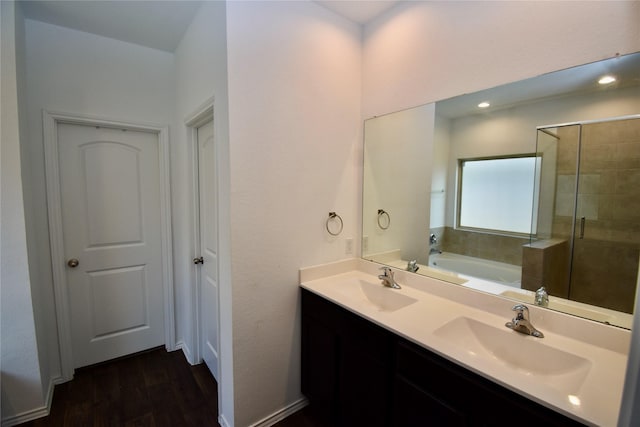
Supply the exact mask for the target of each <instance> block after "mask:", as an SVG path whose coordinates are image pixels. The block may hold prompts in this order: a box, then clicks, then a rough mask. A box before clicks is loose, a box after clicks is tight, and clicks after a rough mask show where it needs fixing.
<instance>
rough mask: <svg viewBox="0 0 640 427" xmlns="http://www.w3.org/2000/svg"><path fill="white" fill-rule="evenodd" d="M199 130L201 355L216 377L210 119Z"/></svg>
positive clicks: (213, 157) (213, 151) (215, 212)
mask: <svg viewBox="0 0 640 427" xmlns="http://www.w3.org/2000/svg"><path fill="white" fill-rule="evenodd" d="M197 132H198V178H199V195H200V197H199V200H200V256H201V257H202V260H201V261H202V264H201V266H202V267H201V269H200V324H201V325H202V328H201V334H200V335H201V337H202V339H201V347H200V348H201V349H202V358H203V359H204V361H205V363H206V364H207V367H208V368H209V370H210V371H211V373H212V374H213V376H214V377H215V378H216V380H217V379H218V369H219V368H218V367H219V361H218V354H219V347H218V342H219V339H218V323H219V320H218V296H219V293H218V193H217V171H216V146H215V143H214V138H213V121H210V122H208V123H207V124H205V125H202V126H200V127H199V128H198V129H197Z"/></svg>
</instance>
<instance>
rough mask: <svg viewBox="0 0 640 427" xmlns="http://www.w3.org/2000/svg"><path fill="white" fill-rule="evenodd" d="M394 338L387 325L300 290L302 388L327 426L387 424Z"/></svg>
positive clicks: (374, 426) (314, 410)
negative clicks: (371, 320)
mask: <svg viewBox="0 0 640 427" xmlns="http://www.w3.org/2000/svg"><path fill="white" fill-rule="evenodd" d="M392 338H393V335H392V334H391V333H389V332H388V331H387V330H385V329H383V328H381V327H379V326H377V325H374V324H373V323H371V322H368V321H366V320H365V319H363V318H361V317H359V316H357V315H355V314H353V313H351V312H350V311H348V310H345V309H343V308H341V307H339V306H337V305H335V304H333V303H331V302H329V301H327V300H325V299H323V298H321V297H319V296H316V295H315V294H313V293H311V292H308V291H306V290H303V292H302V392H303V394H304V395H305V396H307V398H308V399H309V401H310V402H311V408H310V409H311V410H312V411H313V413H314V414H315V416H316V417H317V418H319V419H321V420H322V421H324V422H325V424H326V425H327V426H344V427H347V426H349V427H352V426H367V427H369V426H371V427H377V426H379V427H382V426H387V425H389V424H388V419H389V410H390V407H389V399H390V398H391V373H390V372H389V366H390V365H391V364H392V361H391V352H392Z"/></svg>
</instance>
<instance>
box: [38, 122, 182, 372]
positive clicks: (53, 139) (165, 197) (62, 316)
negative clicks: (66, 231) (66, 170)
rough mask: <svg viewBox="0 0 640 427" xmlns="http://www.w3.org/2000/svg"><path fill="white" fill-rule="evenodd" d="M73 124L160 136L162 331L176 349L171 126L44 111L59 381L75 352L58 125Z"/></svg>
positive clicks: (167, 344)
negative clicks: (170, 159)
mask: <svg viewBox="0 0 640 427" xmlns="http://www.w3.org/2000/svg"><path fill="white" fill-rule="evenodd" d="M60 123H67V124H77V125H88V126H101V127H107V128H117V129H128V130H135V131H142V132H149V133H154V134H156V135H158V153H159V171H160V183H159V184H160V225H161V232H160V234H161V241H162V282H163V294H164V334H165V338H164V339H165V347H166V349H167V350H174V349H175V313H174V295H173V254H172V252H173V250H172V241H171V192H170V191H171V186H170V176H169V128H168V127H167V126H158V125H150V124H139V123H130V122H124V121H118V120H110V119H106V118H103V117H95V116H87V115H80V114H68V113H60V112H53V111H47V110H43V112H42V124H43V130H44V159H45V177H46V181H47V182H46V184H47V213H48V218H49V242H50V245H51V266H52V270H53V289H54V297H55V298H54V303H55V308H56V320H57V326H58V345H59V347H60V365H61V371H62V372H61V374H62V379H63V381H68V380H71V379H73V373H74V368H73V357H72V340H71V320H70V311H69V310H70V307H69V290H68V288H67V272H66V268H65V258H64V253H65V252H64V240H63V234H62V232H63V227H62V203H61V197H60V170H59V163H58V124H60Z"/></svg>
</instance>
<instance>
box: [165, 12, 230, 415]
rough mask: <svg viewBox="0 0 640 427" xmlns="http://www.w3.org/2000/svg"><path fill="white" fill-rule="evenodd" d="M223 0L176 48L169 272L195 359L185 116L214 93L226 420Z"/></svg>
mask: <svg viewBox="0 0 640 427" xmlns="http://www.w3.org/2000/svg"><path fill="white" fill-rule="evenodd" d="M226 49H227V39H226V4H225V3H224V2H205V3H204V4H203V5H202V7H201V8H200V10H199V11H198V13H197V14H196V16H195V17H194V19H193V22H192V23H191V25H190V26H189V28H188V29H187V31H186V32H185V34H184V36H183V38H182V41H181V42H180V45H179V46H178V48H177V49H176V51H175V62H176V82H175V87H176V89H175V93H176V97H175V122H174V124H173V126H172V133H171V137H172V144H171V146H172V150H171V157H172V164H171V167H172V191H173V205H174V208H175V209H174V211H173V224H174V229H173V234H174V239H173V242H174V275H175V287H176V320H177V325H178V326H177V339H178V340H179V341H181V342H182V345H183V348H184V350H185V354H187V356H188V357H189V358H190V359H191V360H190V361H191V362H192V363H195V362H198V361H197V360H194V358H193V354H194V351H195V348H196V345H197V343H195V339H196V338H195V332H196V325H195V319H194V318H193V312H192V308H193V307H194V306H195V304H197V301H195V294H194V292H195V290H194V288H193V285H194V282H193V280H194V268H195V267H194V265H193V263H192V262H191V259H193V258H194V257H195V256H196V253H195V250H194V241H195V235H194V223H193V222H194V221H193V219H194V212H193V206H194V197H195V194H194V188H193V185H192V184H193V181H192V177H193V171H192V163H191V159H192V156H193V146H192V145H191V143H190V141H189V140H188V129H187V127H186V126H185V118H186V117H187V116H189V115H191V114H192V113H194V112H195V110H196V109H197V108H199V107H200V106H201V105H202V104H203V103H204V102H205V101H207V100H208V99H210V98H211V97H212V96H213V97H214V129H215V130H214V132H215V135H214V139H215V141H216V144H217V153H218V165H217V166H218V172H219V177H218V178H219V183H218V184H219V189H218V203H219V206H220V212H219V221H220V224H219V225H220V227H219V237H220V248H219V252H220V254H219V255H220V258H219V268H220V270H219V274H220V277H219V279H220V311H221V313H220V324H221V331H220V332H221V334H220V351H221V354H220V358H221V365H222V369H221V371H220V376H221V377H220V378H218V384H219V391H220V392H219V395H218V401H219V403H218V408H219V412H220V417H221V418H222V419H224V421H223V422H224V423H226V424H227V425H233V421H234V419H233V342H232V338H231V334H232V330H231V327H232V319H231V306H232V299H231V297H232V296H231V277H230V276H231V271H230V270H231V262H230V255H231V254H230V252H231V250H230V247H229V238H230V237H229V234H230V233H229V119H228V110H229V107H228V97H227V50H226Z"/></svg>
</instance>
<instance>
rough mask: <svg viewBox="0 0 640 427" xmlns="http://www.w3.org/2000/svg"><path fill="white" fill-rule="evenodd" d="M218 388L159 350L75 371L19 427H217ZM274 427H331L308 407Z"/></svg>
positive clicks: (178, 355) (198, 370) (198, 369)
mask: <svg viewBox="0 0 640 427" xmlns="http://www.w3.org/2000/svg"><path fill="white" fill-rule="evenodd" d="M217 419H218V384H217V383H216V381H215V379H214V378H213V376H212V375H211V372H209V369H208V368H207V366H206V365H205V364H200V365H196V366H191V365H190V364H189V363H188V362H187V360H186V359H185V357H184V354H183V353H182V352H181V351H173V352H171V353H168V352H166V351H165V350H164V349H163V348H158V349H153V350H150V351H147V352H143V353H139V354H135V355H132V356H128V357H124V358H121V359H116V360H113V361H110V362H105V363H101V364H98V365H94V366H89V367H86V368H80V369H76V372H75V377H74V379H73V380H72V381H69V382H67V383H64V384H59V385H57V386H56V388H55V392H54V395H53V403H52V407H51V413H50V414H49V416H47V417H44V418H40V419H37V420H34V421H30V422H27V423H24V424H21V426H22V427H44V426H46V427H76V426H80V427H123V426H124V427H181V426H186V427H208V426H211V427H220V425H219V424H218V421H217ZM274 427H331V426H327V425H324V424H321V423H319V422H318V421H316V420H315V419H314V416H313V414H312V412H311V411H310V410H309V408H308V407H307V408H304V409H303V410H301V411H299V412H297V413H295V414H292V415H290V416H289V417H288V418H286V419H284V420H282V421H280V422H278V423H277V424H276V425H275V426H274Z"/></svg>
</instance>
